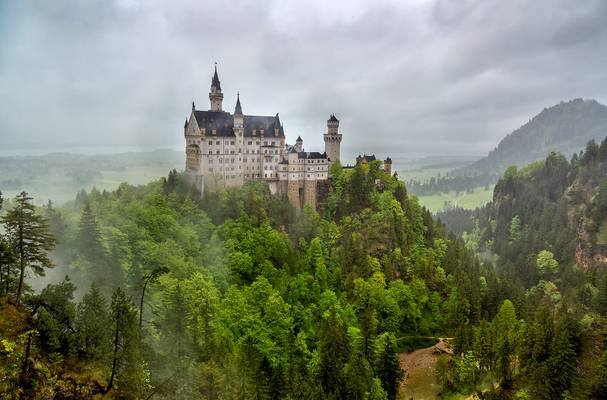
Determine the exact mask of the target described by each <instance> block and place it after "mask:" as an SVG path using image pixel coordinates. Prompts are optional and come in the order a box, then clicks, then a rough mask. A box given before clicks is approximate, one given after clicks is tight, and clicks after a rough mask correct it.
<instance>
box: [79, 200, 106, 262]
mask: <svg viewBox="0 0 607 400" xmlns="http://www.w3.org/2000/svg"><path fill="white" fill-rule="evenodd" d="M77 243H78V250H79V253H80V254H82V255H83V256H84V257H85V258H86V259H87V260H88V261H91V262H94V261H98V260H99V259H100V258H103V257H104V256H105V253H104V251H103V247H102V246H101V234H100V233H99V227H98V226H97V219H96V218H95V214H93V210H92V209H91V203H90V202H89V201H86V202H85V203H84V207H83V208H82V215H81V216H80V223H79V225H78V239H77Z"/></svg>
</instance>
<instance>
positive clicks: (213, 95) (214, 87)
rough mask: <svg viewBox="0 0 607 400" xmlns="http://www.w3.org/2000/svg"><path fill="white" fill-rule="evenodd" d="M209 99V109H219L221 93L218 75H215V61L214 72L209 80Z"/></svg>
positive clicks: (221, 99) (221, 98)
mask: <svg viewBox="0 0 607 400" xmlns="http://www.w3.org/2000/svg"><path fill="white" fill-rule="evenodd" d="M209 100H210V101H211V108H210V109H209V111H221V103H222V101H223V93H221V82H219V76H218V75H217V63H215V74H214V75H213V79H212V80H211V91H210V92H209Z"/></svg>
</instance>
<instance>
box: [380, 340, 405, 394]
mask: <svg viewBox="0 0 607 400" xmlns="http://www.w3.org/2000/svg"><path fill="white" fill-rule="evenodd" d="M395 341H396V340H395V338H394V336H392V335H386V337H385V339H384V340H383V341H380V345H381V348H380V351H379V353H378V355H377V367H376V369H375V370H376V373H377V377H378V378H379V379H380V380H381V386H382V388H383V390H384V392H385V394H386V398H387V399H388V400H396V397H397V395H398V388H399V386H400V382H401V381H402V380H403V370H402V369H401V367H400V359H399V357H398V353H397V352H396V343H395ZM381 342H383V343H381Z"/></svg>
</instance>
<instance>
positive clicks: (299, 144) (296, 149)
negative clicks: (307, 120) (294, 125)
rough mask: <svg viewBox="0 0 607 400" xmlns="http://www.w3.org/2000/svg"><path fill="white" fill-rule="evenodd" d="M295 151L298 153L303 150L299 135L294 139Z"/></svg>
mask: <svg viewBox="0 0 607 400" xmlns="http://www.w3.org/2000/svg"><path fill="white" fill-rule="evenodd" d="M295 151H296V152H298V153H301V152H302V151H303V139H302V138H301V136H297V140H296V141H295Z"/></svg>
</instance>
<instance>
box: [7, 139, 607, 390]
mask: <svg viewBox="0 0 607 400" xmlns="http://www.w3.org/2000/svg"><path fill="white" fill-rule="evenodd" d="M606 166H607V144H606V143H605V142H603V143H602V144H601V145H600V146H599V145H596V144H594V143H591V144H589V147H588V148H587V149H586V151H584V152H583V154H581V155H579V156H577V155H576V156H574V158H573V159H572V161H571V162H568V161H567V160H566V159H565V158H564V157H562V156H559V155H556V154H552V155H550V156H549V157H548V159H547V160H546V161H544V162H539V163H536V164H533V165H531V166H529V167H527V168H524V169H522V170H520V171H518V170H516V169H510V170H508V171H507V173H506V174H505V175H504V177H503V178H502V179H501V180H500V181H499V182H498V184H497V186H496V189H495V195H494V201H493V203H492V204H490V205H489V206H487V207H486V208H484V209H482V210H479V211H478V212H477V214H475V216H474V218H475V219H474V223H473V226H474V228H473V229H471V230H469V232H466V233H464V234H463V238H460V237H458V236H455V235H454V234H452V233H448V230H447V228H446V227H445V226H444V225H443V224H442V222H440V221H439V220H435V219H434V218H433V216H432V215H431V214H430V212H429V211H428V210H426V209H424V208H423V207H422V206H420V204H419V203H418V201H417V199H416V197H415V196H413V195H409V194H408V193H407V190H406V188H405V185H404V184H403V182H401V181H399V180H398V179H397V178H396V177H394V176H390V175H388V174H386V173H385V172H384V171H383V169H382V168H381V165H380V163H379V162H372V163H370V164H360V165H358V166H357V167H355V168H352V169H342V168H341V167H340V166H339V164H338V163H336V164H334V166H333V168H332V171H331V175H332V179H331V184H330V189H329V192H328V194H327V196H326V198H325V199H324V200H323V201H322V202H321V204H320V205H319V208H318V210H314V209H312V208H309V207H306V208H304V209H303V210H301V211H299V210H295V209H293V208H292V206H291V205H290V203H289V202H288V200H287V199H285V198H279V197H275V196H272V195H271V194H270V193H269V190H268V187H267V185H265V184H264V183H261V182H252V183H249V184H246V185H245V186H243V187H241V188H234V189H228V190H225V191H220V192H217V193H211V194H206V195H205V196H204V197H203V198H202V199H201V198H200V196H199V195H198V194H197V193H195V192H194V191H193V190H192V189H190V188H189V187H188V186H187V185H186V184H185V182H184V180H183V177H182V175H181V174H180V173H177V172H176V171H174V170H173V171H171V172H170V173H169V175H168V177H167V178H163V179H161V180H157V181H153V182H151V183H149V184H147V185H140V186H132V185H128V184H122V185H121V186H120V187H119V188H118V189H117V190H115V191H112V192H109V191H98V190H95V189H94V190H92V191H90V192H85V191H81V192H80V193H78V194H77V196H76V197H75V199H74V200H73V201H70V202H69V203H67V204H65V205H63V206H61V207H56V206H54V205H53V204H51V203H49V204H47V205H46V206H44V207H35V206H33V205H32V202H33V200H32V199H31V197H29V196H28V195H27V193H21V194H20V195H18V196H16V197H15V198H13V199H5V200H4V203H3V204H2V206H3V207H2V214H1V215H2V219H1V220H0V222H1V224H2V239H1V242H0V272H1V273H0V293H1V297H0V334H1V338H2V339H1V341H0V393H5V394H6V396H7V397H8V398H34V399H46V398H56V399H68V398H70V399H72V398H82V399H85V398H93V397H95V396H97V397H100V396H106V397H105V398H120V399H152V398H171V399H194V398H196V399H199V398H203V399H366V400H375V399H391V400H392V399H396V398H397V397H398V392H399V385H400V383H401V381H402V380H403V377H404V374H405V373H406V371H402V369H401V368H400V365H399V358H398V355H399V353H401V352H404V351H408V350H411V347H413V348H414V347H415V344H411V343H407V342H406V341H403V340H402V339H403V338H406V337H437V336H441V337H449V338H451V340H450V342H451V346H452V347H453V352H454V355H453V356H449V355H443V356H441V357H440V359H439V362H438V364H437V367H436V379H437V380H438V382H439V383H440V385H441V387H442V396H443V398H459V397H457V396H460V395H468V394H473V393H476V395H477V397H478V398H484V399H570V398H597V399H599V398H605V396H606V393H607V352H605V351H603V347H604V345H603V336H604V334H603V332H604V327H605V326H606V325H605V315H607V274H605V273H604V272H603V271H602V269H601V268H600V265H599V264H598V263H594V262H590V263H589V264H587V265H586V264H584V265H579V264H576V257H575V255H576V250H575V247H576V245H575V237H576V234H577V233H578V230H576V229H571V228H568V227H571V226H572V225H571V223H568V222H567V219H568V218H576V216H574V215H572V213H571V212H570V211H571V210H577V212H578V213H581V214H582V215H583V216H584V221H585V223H584V224H583V226H584V227H583V229H584V232H585V235H586V236H587V237H589V238H590V239H589V240H588V242H587V245H585V246H586V247H584V246H582V247H583V249H584V251H586V253H587V254H588V256H587V257H586V259H590V260H593V259H594V258H593V257H594V254H595V253H594V252H597V251H598V250H597V249H600V244H601V243H602V242H601V240H599V238H598V237H600V236H601V232H602V229H603V228H602V222H601V221H602V219H603V215H604V211H605V208H604V207H606V206H607V189H605V188H607V183H605V180H604V177H603V176H604V171H605V168H606ZM572 188H574V189H575V190H572ZM594 188H598V189H596V191H595V189H594ZM603 192H605V193H603ZM592 193H594V194H592ZM580 229H582V228H580ZM592 238H594V239H592ZM578 253H579V252H578ZM44 275H47V278H50V277H51V276H52V277H60V278H59V279H54V280H53V282H52V283H49V284H48V285H46V286H44V283H42V284H41V282H45V281H44V279H45V278H44ZM34 287H38V289H37V290H35V288H34ZM487 387H489V389H487ZM482 388H484V389H482Z"/></svg>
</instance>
